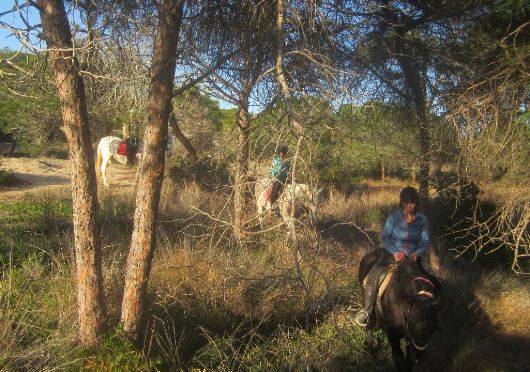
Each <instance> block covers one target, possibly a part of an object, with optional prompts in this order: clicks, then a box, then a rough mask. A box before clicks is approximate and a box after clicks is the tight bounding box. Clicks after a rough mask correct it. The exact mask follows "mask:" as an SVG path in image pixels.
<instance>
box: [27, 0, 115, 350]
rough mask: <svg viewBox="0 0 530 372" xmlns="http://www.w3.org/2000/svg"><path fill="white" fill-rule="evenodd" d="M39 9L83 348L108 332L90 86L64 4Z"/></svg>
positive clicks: (50, 1)
mask: <svg viewBox="0 0 530 372" xmlns="http://www.w3.org/2000/svg"><path fill="white" fill-rule="evenodd" d="M38 5H39V11H40V17H41V20H42V27H43V31H44V39H45V40H46V44H47V46H48V56H49V60H50V61H51V62H52V70H53V73H54V76H55V84H56V86H57V92H58V95H59V99H60V101H61V109H62V115H63V128H64V132H65V134H66V139H67V141H68V151H69V155H70V161H71V164H72V199H73V211H74V212H73V222H74V244H75V261H76V277H77V304H78V316H79V338H80V341H81V343H82V344H83V345H85V346H94V345H96V344H97V341H98V335H100V334H101V333H102V331H103V330H104V324H105V306H104V299H103V277H102V272H101V246H100V241H99V232H100V228H99V225H98V222H97V215H98V200H97V190H96V174H95V164H94V153H93V150H92V145H91V143H90V128H89V123H88V111H87V106H86V99H85V88H84V85H83V79H82V78H81V76H80V74H79V68H78V62H77V59H76V57H75V55H74V54H73V48H72V35H71V33H70V26H69V24H68V19H67V17H66V12H65V9H64V5H63V1H62V0H39V1H38Z"/></svg>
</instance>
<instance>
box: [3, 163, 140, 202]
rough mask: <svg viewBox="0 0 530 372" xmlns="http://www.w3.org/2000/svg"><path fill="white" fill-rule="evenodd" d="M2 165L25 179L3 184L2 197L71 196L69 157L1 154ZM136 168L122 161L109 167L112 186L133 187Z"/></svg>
mask: <svg viewBox="0 0 530 372" xmlns="http://www.w3.org/2000/svg"><path fill="white" fill-rule="evenodd" d="M0 169H2V170H7V171H11V172H14V174H15V176H16V177H18V178H19V179H20V180H22V181H23V184H21V185H19V186H16V187H2V186H0V201H10V200H21V199H24V198H30V197H33V198H34V197H43V198H44V197H46V196H50V195H55V196H60V197H65V198H69V197H70V178H71V171H70V161H69V160H64V159H55V158H47V157H40V158H0ZM134 177H135V171H134V169H133V168H128V167H125V166H124V165H121V164H111V165H110V166H109V167H107V178H108V180H109V182H110V189H111V190H113V189H123V187H127V188H129V187H131V186H132V185H133V183H134Z"/></svg>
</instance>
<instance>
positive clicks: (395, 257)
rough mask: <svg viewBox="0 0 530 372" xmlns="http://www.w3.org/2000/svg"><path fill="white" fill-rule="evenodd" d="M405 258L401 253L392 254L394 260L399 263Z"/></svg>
mask: <svg viewBox="0 0 530 372" xmlns="http://www.w3.org/2000/svg"><path fill="white" fill-rule="evenodd" d="M404 258H405V255H404V254H403V252H396V253H394V259H395V260H396V261H397V262H399V261H401V260H402V259H404Z"/></svg>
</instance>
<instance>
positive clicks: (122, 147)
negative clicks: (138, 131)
mask: <svg viewBox="0 0 530 372" xmlns="http://www.w3.org/2000/svg"><path fill="white" fill-rule="evenodd" d="M116 152H117V153H118V155H121V156H127V142H125V141H121V142H120V143H119V144H118V149H117V150H116Z"/></svg>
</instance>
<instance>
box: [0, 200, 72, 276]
mask: <svg viewBox="0 0 530 372" xmlns="http://www.w3.org/2000/svg"><path fill="white" fill-rule="evenodd" d="M71 219H72V205H71V203H70V202H67V201H60V200H57V201H48V200H43V201H36V200H25V201H18V202H12V203H2V204H0V265H2V266H6V265H13V266H15V267H16V266H18V265H19V263H20V262H22V261H24V260H25V259H26V258H28V257H34V258H36V259H38V260H48V259H49V258H50V257H51V256H50V254H52V253H54V252H55V253H56V252H58V251H59V250H61V249H69V247H68V246H65V245H64V244H63V243H64V242H63V238H64V236H65V235H68V234H70V232H71Z"/></svg>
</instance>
